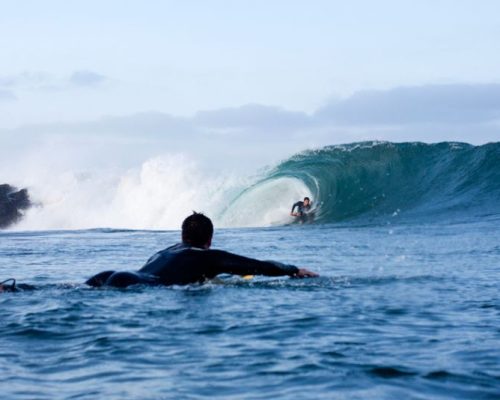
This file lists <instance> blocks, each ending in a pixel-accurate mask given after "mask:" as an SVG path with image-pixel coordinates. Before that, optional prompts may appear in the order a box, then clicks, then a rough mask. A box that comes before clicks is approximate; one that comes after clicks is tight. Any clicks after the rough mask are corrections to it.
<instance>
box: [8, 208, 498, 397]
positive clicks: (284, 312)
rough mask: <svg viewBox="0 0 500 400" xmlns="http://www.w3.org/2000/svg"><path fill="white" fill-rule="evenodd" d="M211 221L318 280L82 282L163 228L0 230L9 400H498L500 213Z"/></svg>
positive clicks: (136, 259) (159, 237)
mask: <svg viewBox="0 0 500 400" xmlns="http://www.w3.org/2000/svg"><path fill="white" fill-rule="evenodd" d="M388 221H389V222H390V221H392V220H391V219H390V218H388V219H387V220H386V221H384V222H383V223H382V222H380V221H379V222H377V223H373V224H368V223H366V221H365V223H357V222H353V221H351V222H344V223H341V224H316V225H303V226H285V227H271V228H247V229H225V230H217V231H216V236H215V240H214V247H216V248H223V249H227V250H230V251H234V252H237V253H240V254H244V255H247V256H253V257H257V258H264V259H276V260H281V261H284V262H289V263H293V264H296V265H299V266H306V267H308V268H310V269H312V270H314V271H318V272H319V273H320V274H321V277H320V278H317V279H307V280H306V279H304V280H291V279H288V278H265V277H258V278H255V279H253V280H251V281H243V280H241V279H239V278H234V277H226V278H224V279H223V280H222V282H214V283H209V284H205V285H201V286H200V285H194V286H189V287H172V288H158V287H155V288H151V287H134V288H128V289H126V290H118V289H90V288H87V287H85V286H84V285H82V282H83V281H84V280H85V279H86V278H87V277H89V276H91V275H92V274H94V273H96V272H98V271H101V270H104V269H110V268H111V269H136V268H138V267H140V266H141V265H142V263H143V262H144V261H145V260H146V259H147V258H148V257H149V256H150V255H151V254H152V253H154V252H155V251H157V250H159V249H161V248H164V247H166V246H167V245H170V244H172V243H174V242H176V241H177V239H178V237H179V232H173V231H163V232H162V231H126V230H122V231H120V230H84V231H52V232H51V231H42V232H3V233H0V266H1V276H0V278H2V279H6V278H9V277H15V278H17V279H18V282H22V283H31V284H34V285H36V286H37V287H38V289H37V290H35V291H30V292H20V293H3V294H0V377H1V378H0V386H1V398H5V399H96V398H108V399H122V398H134V399H205V398H207V399H208V398H226V399H236V398H240V399H243V398H244V399H269V398H273V399H312V398H324V399H327V398H328V399H330V398H336V399H357V398H363V399H367V398H377V399H401V398H405V399H408V398H410V399H429V398H432V399H460V398H464V399H498V398H499V397H500V350H499V349H500V300H499V293H500V291H499V289H500V284H499V282H500V218H499V214H498V213H497V214H492V215H489V216H482V217H477V218H462V219H460V218H455V219H450V220H448V221H445V220H440V221H421V220H419V219H414V220H413V221H412V222H411V223H409V222H405V221H399V222H398V221H396V220H395V221H394V222H391V223H389V222H388Z"/></svg>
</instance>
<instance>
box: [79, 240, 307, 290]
mask: <svg viewBox="0 0 500 400" xmlns="http://www.w3.org/2000/svg"><path fill="white" fill-rule="evenodd" d="M298 271H299V270H298V268H297V267H294V266H293V265H287V264H282V263H279V262H276V261H259V260H255V259H253V258H248V257H243V256H239V255H237V254H233V253H229V252H227V251H222V250H206V249H200V248H197V247H192V246H189V245H188V244H185V243H179V244H176V245H174V246H171V247H168V248H166V249H165V250H162V251H159V252H158V253H156V254H155V255H153V256H152V257H151V258H150V259H149V260H148V261H147V262H146V264H145V265H144V266H143V267H142V268H141V269H140V270H139V271H137V272H127V271H123V272H115V271H104V272H101V273H99V274H97V275H95V276H93V277H92V278H90V279H89V280H88V281H87V282H86V283H87V284H88V285H90V286H103V285H108V286H116V287H127V286H130V285H134V284H139V283H142V284H151V285H187V284H190V283H198V282H203V281H205V280H207V279H212V278H214V277H215V276H217V275H219V274H236V275H267V276H282V275H290V276H292V275H295V274H296V273H297V272H298Z"/></svg>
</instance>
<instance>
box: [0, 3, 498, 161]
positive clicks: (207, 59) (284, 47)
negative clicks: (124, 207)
mask: <svg viewBox="0 0 500 400" xmlns="http://www.w3.org/2000/svg"><path fill="white" fill-rule="evenodd" d="M0 9H1V13H0V49H1V53H0V60H1V62H0V144H2V147H3V148H4V153H5V152H8V153H9V155H10V156H11V157H19V154H20V152H22V151H23V150H25V149H26V150H27V154H30V155H32V154H33V146H35V147H36V148H41V147H44V148H47V149H48V150H47V151H48V152H50V151H51V150H50V149H52V148H53V146H54V143H58V144H61V143H63V144H64V146H66V147H68V148H71V149H72V150H73V154H77V155H79V156H80V157H81V158H82V159H83V158H85V159H87V160H88V158H89V157H90V153H89V152H88V151H83V150H82V149H83V147H85V145H89V144H92V146H93V147H94V148H101V149H102V152H101V153H99V152H97V153H96V154H97V155H96V156H95V157H96V158H99V159H100V158H102V157H103V155H105V154H109V152H110V151H111V149H113V150H114V151H115V152H116V153H117V154H118V153H119V154H120V157H121V158H125V159H128V160H129V161H130V162H136V161H140V160H141V159H144V158H147V157H148V156H149V155H150V154H153V153H155V154H156V153H161V152H162V151H170V152H188V153H189V152H191V151H192V152H193V154H194V155H195V157H202V158H203V157H205V160H206V161H209V162H215V160H217V159H219V158H220V155H221V154H224V155H225V156H226V158H227V159H229V160H231V162H232V163H233V164H242V165H246V164H249V165H254V164H262V163H265V162H269V161H272V160H274V159H276V158H280V157H284V156H286V155H287V154H291V153H293V152H296V151H300V150H304V149H306V148H310V147H319V146H324V145H328V144H335V143H342V142H352V141H359V140H391V141H413V140H415V141H416V140H420V141H426V142H436V141H443V140H457V141H465V142H470V143H473V144H482V143H486V142H490V141H498V140H500V73H499V71H500V3H499V2H498V1H495V0H481V1H472V0H470V1H465V0H433V1H428V0H421V1H418V2H415V1H409V0H394V1H390V0H379V1H368V0H366V1H361V0H354V1H349V2H347V1H336V0H329V1H328V0H311V1H307V2H306V1H294V0H287V1H281V0H267V1H261V0H252V1H243V0H234V1H229V0H226V1H214V0H204V1H201V0H199V1H195V0H186V1H152V0H149V1H148V0H146V1H126V0H121V1H116V0H107V1H105V2H103V1H95V0H86V1H55V0H45V1H43V2H42V1H35V0H33V1H28V0H19V1H15V2H13V1H3V0H0ZM262 143H265V144H266V146H262ZM5 149H8V151H5ZM28 150H29V151H28ZM229 153H230V154H229ZM207 154H210V155H209V156H208V155H207ZM228 154H229V155H228ZM71 158H74V157H73V156H72V157H71ZM1 166H2V165H1V163H0V167H1Z"/></svg>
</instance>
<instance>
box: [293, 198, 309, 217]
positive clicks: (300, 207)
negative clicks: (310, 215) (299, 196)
mask: <svg viewBox="0 0 500 400" xmlns="http://www.w3.org/2000/svg"><path fill="white" fill-rule="evenodd" d="M295 207H297V211H298V213H299V214H300V215H302V214H304V213H305V212H308V211H309V210H310V209H311V203H309V204H308V205H307V206H305V205H304V202H303V201H298V202H297V203H295V204H294V205H293V206H292V213H293V210H295Z"/></svg>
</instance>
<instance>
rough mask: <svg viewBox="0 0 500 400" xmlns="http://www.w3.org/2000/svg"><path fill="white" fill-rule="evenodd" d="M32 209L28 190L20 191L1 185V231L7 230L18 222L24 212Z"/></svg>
mask: <svg viewBox="0 0 500 400" xmlns="http://www.w3.org/2000/svg"><path fill="white" fill-rule="evenodd" d="M30 207H31V201H30V198H29V194H28V190H27V189H21V190H18V189H17V188H15V187H14V186H11V185H8V184H3V185H0V229H4V228H7V227H9V226H11V225H13V224H15V223H16V222H18V221H19V220H20V219H21V218H22V216H23V213H22V211H23V210H27V209H28V208H30Z"/></svg>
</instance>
